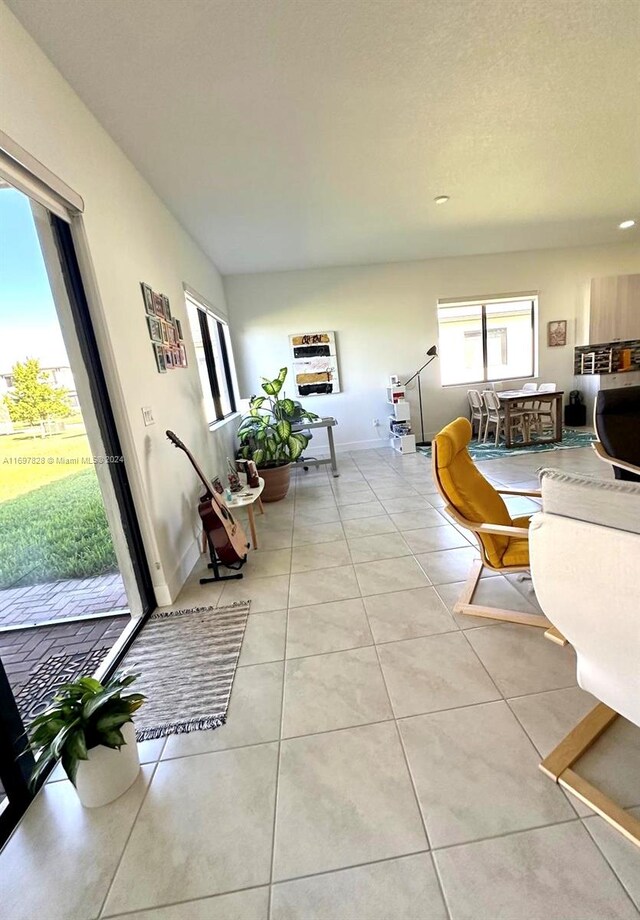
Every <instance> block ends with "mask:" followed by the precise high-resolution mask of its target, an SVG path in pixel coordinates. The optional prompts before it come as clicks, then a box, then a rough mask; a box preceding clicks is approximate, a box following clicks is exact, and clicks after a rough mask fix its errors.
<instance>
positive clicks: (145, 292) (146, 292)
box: [140, 281, 156, 316]
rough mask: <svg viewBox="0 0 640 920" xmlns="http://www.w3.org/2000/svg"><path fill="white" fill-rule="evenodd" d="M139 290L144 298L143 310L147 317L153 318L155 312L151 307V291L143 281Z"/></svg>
mask: <svg viewBox="0 0 640 920" xmlns="http://www.w3.org/2000/svg"><path fill="white" fill-rule="evenodd" d="M140 288H141V289H142V296H143V298H144V308H145V310H146V311H147V313H148V314H149V316H153V315H154V314H155V312H156V311H155V307H154V305H153V291H152V290H151V288H150V287H149V285H148V284H145V283H144V281H141V282H140Z"/></svg>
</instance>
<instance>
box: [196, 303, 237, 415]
mask: <svg viewBox="0 0 640 920" xmlns="http://www.w3.org/2000/svg"><path fill="white" fill-rule="evenodd" d="M185 299H186V300H187V312H188V307H189V305H191V306H192V307H193V309H194V310H195V311H196V316H197V318H198V325H199V327H200V335H201V338H202V348H203V351H204V359H205V366H206V369H207V377H208V380H209V386H210V387H211V397H212V399H213V408H214V413H215V417H214V418H212V419H210V418H207V424H208V425H209V426H210V427H211V426H214V425H217V424H219V423H220V422H224V421H225V420H226V419H229V418H231V417H232V416H234V415H237V413H238V387H237V381H236V375H235V364H234V360H233V352H232V350H231V347H230V346H231V341H230V330H229V323H228V322H227V321H226V320H225V319H223V318H222V317H221V316H219V315H218V314H217V313H215V311H214V310H212V309H211V307H209V305H208V304H207V303H206V302H205V301H204V300H203V298H201V297H200V296H199V295H196V294H194V293H193V292H192V291H190V290H188V289H187V288H186V287H185ZM188 318H189V320H190V317H189V316H188ZM211 325H213V326H214V328H215V331H216V334H217V337H218V341H217V344H218V349H219V355H220V359H221V363H222V367H219V366H218V362H217V361H216V356H215V351H214V345H213V342H212V338H211ZM189 331H190V333H191V338H192V341H193V328H192V327H191V322H189ZM193 344H194V348H195V347H196V344H195V342H193ZM197 363H198V362H197V359H196V364H197ZM220 375H222V376H223V379H224V382H225V384H226V387H227V393H228V395H229V407H230V410H229V412H226V413H225V412H224V411H223V407H222V389H221V387H220ZM198 376H199V377H200V383H201V385H202V386H203V387H204V379H203V377H202V375H201V374H200V373H198ZM204 395H205V394H204V392H203V396H204ZM205 411H206V403H205Z"/></svg>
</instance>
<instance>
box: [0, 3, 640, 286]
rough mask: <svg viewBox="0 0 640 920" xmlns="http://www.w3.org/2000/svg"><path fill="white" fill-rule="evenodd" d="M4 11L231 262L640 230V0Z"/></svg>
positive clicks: (414, 253)
mask: <svg viewBox="0 0 640 920" xmlns="http://www.w3.org/2000/svg"><path fill="white" fill-rule="evenodd" d="M8 3H9V6H10V7H11V9H13V11H14V12H15V13H16V14H17V15H18V17H19V18H20V20H21V21H22V22H23V24H24V25H25V26H26V28H27V29H28V30H29V31H30V32H31V33H32V35H33V36H34V38H35V39H36V41H37V42H38V43H39V44H40V45H41V47H42V48H43V49H44V50H45V52H46V53H47V54H48V55H49V57H50V58H51V59H52V60H53V62H54V63H55V64H56V65H57V66H58V67H59V69H60V70H61V71H62V73H63V74H64V75H65V77H66V78H67V79H68V80H69V82H70V83H71V84H72V86H73V87H74V88H75V90H76V91H77V92H78V93H79V95H80V96H81V97H82V98H83V100H84V101H85V102H86V104H87V105H88V106H89V108H90V109H92V111H93V112H94V114H95V115H96V116H97V118H98V119H99V120H100V121H101V122H102V124H103V125H104V126H105V128H106V129H107V130H108V131H109V132H110V134H111V135H112V136H113V137H114V138H115V140H116V141H117V142H118V144H120V146H121V147H122V148H123V149H124V150H125V151H126V153H127V154H128V155H129V156H130V158H131V159H132V160H133V162H134V163H135V164H136V166H137V167H138V169H139V170H140V171H141V172H142V173H143V175H145V176H146V177H147V179H148V180H149V181H150V183H151V184H152V185H153V187H154V188H155V189H156V191H157V192H158V194H159V195H160V196H161V197H162V198H163V199H164V200H165V201H166V202H167V204H168V205H169V207H170V208H171V210H172V211H173V212H174V214H176V216H177V217H178V218H179V219H180V220H181V222H182V223H183V224H184V226H185V227H187V229H188V230H189V231H190V232H191V234H192V235H193V236H194V237H195V238H196V239H197V240H198V242H199V243H200V244H201V246H202V247H203V249H204V250H205V251H206V252H208V253H209V254H210V255H211V256H212V258H213V259H214V261H215V262H216V264H217V265H218V267H219V268H220V269H221V270H222V271H223V272H225V273H230V272H246V271H258V270H269V269H283V268H300V267H307V266H318V265H339V264H353V263H362V262H383V261H391V260H397V259H418V258H426V257H431V256H442V255H457V254H462V253H480V252H498V251H504V250H515V249H528V248H538V247H541V248H543V247H550V246H570V245H576V244H582V243H599V242H608V241H617V240H621V239H623V238H624V239H630V238H636V239H639V238H640V233H639V232H638V230H637V228H636V229H635V230H632V231H630V232H629V233H630V234H632V235H633V236H631V237H630V235H629V234H627V235H624V236H623V233H622V232H621V231H619V230H617V229H616V227H617V223H618V222H619V221H620V220H622V219H624V218H626V217H635V218H636V219H637V220H638V221H639V223H640V103H639V100H640V83H639V73H640V53H639V48H640V3H639V2H638V0H229V2H227V0H135V2H132V0H8ZM440 193H446V194H448V195H450V196H451V200H450V202H449V203H448V204H446V205H443V206H440V207H438V206H436V205H435V204H434V203H433V198H434V196H435V195H438V194H440Z"/></svg>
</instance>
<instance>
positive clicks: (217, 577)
mask: <svg viewBox="0 0 640 920" xmlns="http://www.w3.org/2000/svg"><path fill="white" fill-rule="evenodd" d="M247 548H248V547H247ZM209 553H210V556H211V562H210V563H209V564H208V566H207V568H209V569H213V577H212V578H201V579H200V584H201V585H208V584H211V582H213V581H231V580H233V579H235V578H244V574H243V573H242V572H236V573H235V574H233V575H221V574H220V566H221V564H222V563H221V562H220V561H219V559H218V557H217V556H216V551H215V549H214V548H213V547H212V546H210V547H209ZM246 561H247V557H246V556H245V557H244V559H243V560H242V562H241V563H240V565H241V566H243V565H244V564H245V562H246Z"/></svg>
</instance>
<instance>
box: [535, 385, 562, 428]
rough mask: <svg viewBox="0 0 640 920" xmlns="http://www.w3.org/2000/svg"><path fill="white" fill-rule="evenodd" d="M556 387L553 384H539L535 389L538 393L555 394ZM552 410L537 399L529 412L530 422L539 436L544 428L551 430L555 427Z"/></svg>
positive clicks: (548, 405) (547, 404)
mask: <svg viewBox="0 0 640 920" xmlns="http://www.w3.org/2000/svg"><path fill="white" fill-rule="evenodd" d="M556 390H557V385H556V384H555V383H541V384H540V386H539V387H538V389H537V392H538V393H555V391H556ZM553 413H554V410H553V409H552V408H551V405H550V404H549V403H546V402H543V401H542V400H540V399H537V400H536V401H535V403H534V406H533V411H532V412H531V422H532V424H533V425H534V426H535V428H536V431H537V433H538V434H539V435H541V434H542V432H543V430H544V429H545V428H553V426H554V425H555V418H554V414H553Z"/></svg>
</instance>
